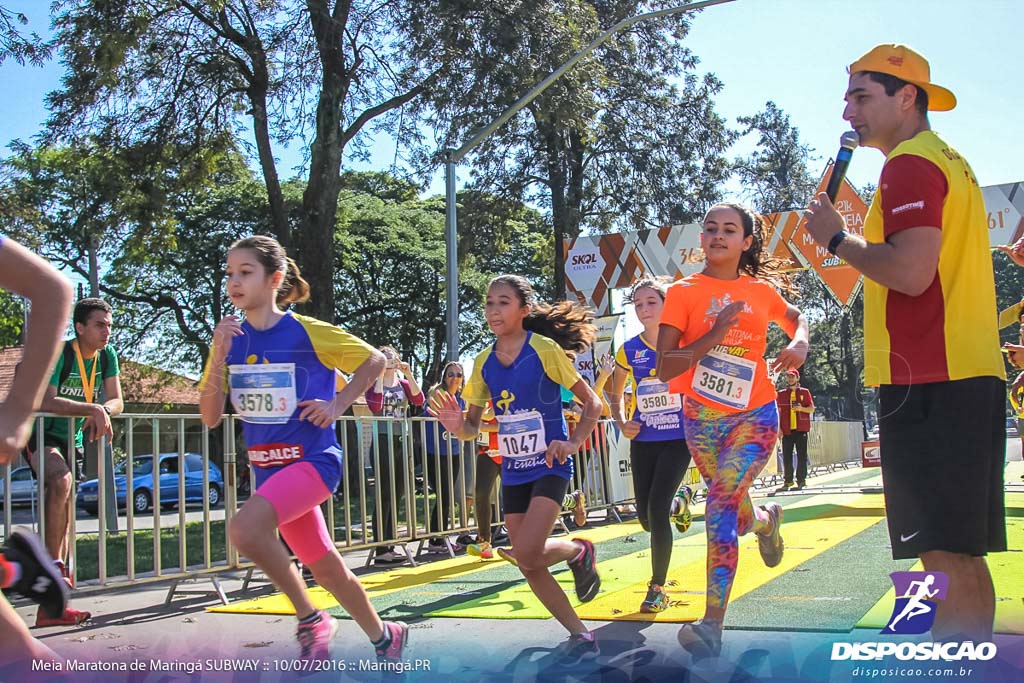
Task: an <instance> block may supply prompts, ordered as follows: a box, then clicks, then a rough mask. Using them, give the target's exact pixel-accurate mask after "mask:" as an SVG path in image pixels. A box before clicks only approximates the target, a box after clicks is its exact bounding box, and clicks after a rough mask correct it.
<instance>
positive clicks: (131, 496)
mask: <svg viewBox="0 0 1024 683" xmlns="http://www.w3.org/2000/svg"><path fill="white" fill-rule="evenodd" d="M43 417H57V416H52V415H39V416H37V418H36V420H37V430H36V436H35V437H34V438H35V443H34V447H35V448H36V449H37V450H38V451H39V452H40V453H45V444H44V439H43V429H42V420H43ZM59 419H67V420H68V421H69V434H71V436H70V437H69V439H68V443H67V444H64V447H63V448H62V449H61V450H62V451H64V455H65V457H66V461H67V462H68V466H69V470H70V472H71V477H72V482H73V483H72V489H71V495H70V509H71V510H70V516H69V527H70V531H69V539H70V541H71V542H70V543H69V562H68V567H69V569H70V571H71V572H72V577H73V579H74V581H75V583H76V585H77V586H78V587H79V589H81V590H86V591H88V590H93V589H116V588H120V587H125V586H129V585H136V584H143V583H152V582H169V584H170V586H169V590H168V594H167V602H170V601H171V600H172V599H173V597H174V596H175V595H180V594H185V593H202V594H211V593H212V594H214V595H216V596H217V598H218V599H220V600H221V601H222V602H224V603H226V602H227V601H228V600H227V597H226V595H225V594H224V591H223V589H222V588H221V585H220V582H219V575H220V574H221V573H223V572H225V571H235V570H239V569H242V570H246V569H248V570H249V577H247V579H248V578H251V574H252V572H253V570H254V566H253V565H252V563H250V562H247V561H245V559H244V558H241V557H240V556H239V554H238V551H237V549H236V548H234V547H233V546H232V545H231V541H230V538H229V536H228V533H227V528H228V525H229V524H230V522H231V520H232V518H233V517H234V516H235V515H236V514H237V511H238V506H239V500H238V497H237V492H236V486H237V482H238V480H239V478H238V467H239V453H240V449H239V447H238V446H239V444H238V443H237V442H236V434H237V433H238V431H239V429H240V424H239V421H238V418H236V417H235V416H233V415H227V416H225V417H224V419H223V421H222V423H221V426H220V427H219V428H218V429H220V430H221V431H222V440H219V441H218V443H220V444H222V449H221V450H222V451H223V457H222V458H221V471H222V473H223V490H221V491H219V493H220V494H222V495H219V496H216V497H217V498H220V499H221V500H222V501H223V508H222V510H214V509H212V508H211V505H210V500H211V491H212V489H213V487H216V486H217V485H218V483H217V482H214V481H212V480H211V469H210V462H211V459H213V460H214V462H216V460H217V458H215V457H214V456H213V453H212V452H211V451H213V450H215V449H214V446H215V445H216V444H214V443H213V442H212V441H211V430H210V429H208V428H206V427H205V426H203V425H202V424H201V421H200V417H199V415H196V414H122V415H119V416H117V417H115V418H112V424H113V427H114V438H113V443H114V445H115V450H116V451H117V453H118V455H119V456H120V462H119V463H118V464H117V467H118V469H116V470H115V473H116V474H117V476H116V477H115V478H113V479H112V480H113V481H115V488H114V490H110V488H109V486H108V485H107V484H108V477H107V476H106V475H107V473H108V468H109V467H112V466H114V465H115V463H108V462H107V461H106V458H104V457H99V458H95V467H96V475H97V478H96V480H95V492H93V489H92V488H91V486H92V484H90V487H89V488H88V490H87V493H88V496H89V500H84V499H81V496H80V489H81V488H82V486H81V485H79V484H78V463H77V461H76V458H75V457H74V455H73V454H74V452H75V451H74V445H75V444H74V436H73V435H74V431H75V430H74V423H73V420H74V418H68V417H60V418H59ZM338 427H339V428H340V430H341V438H340V439H339V441H340V443H341V444H342V445H343V448H344V449H345V450H346V452H345V455H344V459H343V465H342V476H341V481H340V484H339V486H338V488H337V490H336V492H335V494H334V495H333V496H332V497H331V498H330V499H328V500H327V501H325V506H326V510H325V517H326V518H327V521H328V526H329V529H330V533H331V537H332V539H333V540H334V542H335V545H336V546H337V547H338V549H339V550H340V551H342V552H347V551H354V550H370V554H369V555H368V559H367V563H369V562H370V561H372V556H373V555H372V553H373V551H374V549H375V548H378V547H381V546H395V547H398V548H401V551H402V552H403V553H404V554H405V555H406V557H407V559H408V560H409V561H410V562H411V563H412V564H416V558H417V557H418V556H419V555H420V554H421V553H422V552H423V550H424V544H425V543H426V542H427V541H428V540H429V539H431V538H441V539H442V540H443V541H444V545H445V550H446V551H447V553H448V554H449V555H454V546H453V544H452V543H451V541H450V540H449V539H450V537H451V536H453V535H457V534H466V533H469V532H470V531H471V530H473V529H475V528H476V520H475V514H474V510H473V506H470V505H468V499H469V498H470V497H471V496H472V495H473V491H472V490H471V487H470V486H469V484H468V482H470V481H473V480H474V479H475V476H476V462H477V455H476V444H471V445H470V446H469V448H472V449H473V454H472V457H470V458H469V461H468V464H469V467H470V471H469V472H464V473H462V475H461V476H459V474H457V472H456V469H457V468H456V467H455V466H454V464H455V463H456V462H458V463H459V467H461V466H462V460H463V449H465V448H467V445H466V443H465V442H459V441H457V440H455V439H452V438H450V435H448V436H446V435H445V434H444V430H443V428H442V427H441V426H440V424H439V423H438V421H437V420H436V419H434V418H431V417H417V418H409V419H391V418H379V417H345V418H341V419H340V420H339V421H338ZM610 429H613V427H612V425H611V423H610V421H607V420H604V421H602V422H601V423H600V424H599V426H598V428H597V429H596V430H595V432H594V434H593V435H592V436H591V438H590V439H589V441H588V443H587V445H586V447H585V448H584V449H583V450H582V451H581V453H580V454H577V455H576V456H575V462H576V468H575V475H574V481H573V482H572V483H573V486H574V488H579V489H580V490H582V491H583V492H584V495H585V496H586V499H587V503H588V504H587V507H588V509H589V510H591V511H593V510H600V509H609V510H612V503H613V500H612V496H611V495H610V489H609V479H608V458H609V439H608V436H609V434H610V431H609V430H610ZM431 444H433V446H434V447H433V448H432V447H431ZM97 446H98V447H97V449H96V452H97V453H99V454H103V453H104V452H105V450H106V449H105V447H106V443H105V437H104V438H102V439H100V440H99V441H98V442H97ZM164 446H166V447H164ZM431 451H432V452H431ZM67 454H71V455H70V457H68V455H67ZM146 455H149V456H151V461H150V462H151V476H152V481H151V482H150V484H149V485H148V486H147V485H146V484H145V483H144V479H143V480H140V481H138V482H137V481H136V480H137V479H139V478H140V477H144V475H145V472H138V471H137V468H138V466H139V465H140V464H142V463H144V461H143V460H140V456H146ZM197 457H198V458H199V462H200V463H201V468H202V474H201V484H198V485H199V486H200V492H199V494H198V497H201V504H202V511H201V515H198V516H197V515H196V513H195V511H194V509H193V511H190V510H188V509H187V505H188V503H186V502H185V501H186V499H187V498H190V497H191V498H196V495H192V496H190V495H189V494H190V492H192V493H193V494H195V489H194V486H195V485H196V482H195V481H194V479H195V478H196V477H197V475H196V474H195V472H194V468H193V466H194V464H195V462H196V460H195V459H196V458H197ZM445 459H447V460H448V461H449V462H448V463H447V466H445V463H444V462H443V461H444V460H445ZM39 461H40V465H39V472H38V476H37V478H36V483H35V485H36V495H35V496H34V497H33V499H32V502H31V504H32V507H31V508H30V510H29V511H28V512H27V513H26V512H21V511H18V513H17V514H15V511H14V509H13V503H14V501H13V496H12V491H11V471H12V465H11V464H8V466H7V467H6V468H4V469H3V474H4V478H5V483H4V492H5V497H4V501H3V509H4V516H3V517H4V535H5V537H6V536H7V535H9V533H10V531H11V527H12V526H13V525H27V526H31V527H33V529H34V530H35V531H36V532H38V533H40V535H43V531H44V529H45V525H46V520H47V510H46V505H45V481H46V463H45V458H43V457H41V458H40V459H39ZM91 462H93V461H92V460H90V463H91ZM162 465H167V468H166V469H167V471H166V472H165V471H163V470H164V467H162ZM246 466H247V467H250V468H251V467H252V466H251V465H246ZM175 471H176V473H177V477H176V481H175V480H174V477H173V476H172V475H174V474H175ZM190 473H192V475H193V479H192V480H190V479H189V474H190ZM399 473H401V475H399ZM162 475H164V476H167V480H166V485H162V484H161V479H162ZM399 476H400V478H401V481H400V480H399ZM250 481H251V482H252V481H254V480H253V477H252V473H251V471H250ZM172 482H173V483H172ZM432 483H433V485H432ZM250 488H251V489H255V485H254V484H253V485H251V486H250ZM435 489H436V490H435ZM495 490H496V491H497V496H496V501H495V502H496V509H497V513H498V514H497V515H495V518H494V519H493V520H492V525H500V524H502V523H503V521H504V520H503V515H502V513H501V496H500V487H497V486H496V487H495ZM119 491H121V492H122V495H118V492H119ZM172 491H173V492H174V493H176V494H177V501H178V503H177V504H178V511H177V515H176V516H174V517H171V519H173V520H174V521H173V522H172V523H168V520H167V519H166V518H164V517H163V516H162V514H161V513H162V509H161V508H162V507H163V506H164V505H165V499H167V498H168V497H169V496H172V494H171V492H172ZM92 496H95V500H93V499H92ZM432 496H433V501H432V500H431V497H432ZM444 501H449V502H448V504H444ZM108 502H109V503H111V504H112V505H113V506H114V507H112V508H111V510H117V511H118V512H117V515H116V516H115V518H114V519H108V517H109V512H108V505H107V504H108ZM122 502H123V505H124V508H125V510H124V512H123V513H121V512H120V510H119V507H120V504H121V503H122ZM147 502H148V503H149V504H151V506H152V517H149V514H150V513H149V511H148V510H147V511H146V512H140V509H141V508H142V507H144V506H143V503H147ZM490 502H491V501H487V502H486V503H484V504H488V503H490ZM79 504H82V505H86V506H88V508H89V510H91V509H92V508H93V507H95V509H96V519H95V523H94V522H93V521H92V520H91V519H90V518H80V517H79V515H78V509H79ZM172 504H173V503H172ZM435 507H436V508H438V511H437V513H433V510H434V508H435ZM385 513H388V514H387V515H385ZM386 516H387V517H390V519H391V520H392V523H391V524H389V525H385V520H384V519H383V518H384V517H386ZM435 516H440V517H441V519H440V520H437V519H435ZM197 517H198V518H197ZM438 521H440V522H441V523H440V525H439V524H438V523H437V522H438ZM108 522H111V523H112V526H111V527H110V528H112V529H115V530H114V531H110V530H108ZM122 522H123V523H122ZM372 528H376V530H377V532H376V534H373V533H371V529H372ZM413 543H417V544H418V547H417V549H416V551H415V552H413V550H412V544H413ZM171 548H174V550H175V551H176V553H177V559H176V560H175V559H173V556H174V554H175V553H174V551H172V550H171ZM190 550H191V553H190ZM150 552H151V553H152V560H151V561H150V559H149V554H150ZM165 553H166V555H167V556H168V557H167V558H165V557H164V555H165ZM122 560H123V561H122ZM196 579H208V580H209V581H210V582H211V584H212V587H211V588H210V589H207V590H185V589H183V588H182V587H181V584H182V583H183V582H185V581H192V580H196ZM247 584H248V580H247V581H246V586H247Z"/></svg>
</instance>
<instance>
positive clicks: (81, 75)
mask: <svg viewBox="0 0 1024 683" xmlns="http://www.w3.org/2000/svg"><path fill="white" fill-rule="evenodd" d="M435 4H436V3H434V2H430V1H426V2H424V1H422V0H417V2H412V1H411V0H382V1H377V0H373V1H371V0H336V1H334V2H328V0H302V1H300V0H217V1H211V0H153V1H152V2H144V3H143V2H137V1H136V0H61V1H60V2H57V3H56V7H55V16H54V28H55V42H56V44H57V45H58V46H59V47H58V49H59V51H60V55H61V57H62V59H63V62H64V64H65V65H66V73H65V75H64V78H63V81H62V84H61V87H60V89H59V90H58V91H57V92H55V93H52V94H51V95H50V97H49V100H48V105H49V107H50V109H51V117H50V120H49V131H50V136H51V139H54V140H56V139H68V138H75V137H77V136H79V135H81V134H91V135H95V136H98V137H99V138H100V139H102V140H104V141H105V142H106V143H107V144H108V145H111V146H115V147H125V146H129V145H137V144H146V145H155V146H156V147H158V148H169V147H173V148H175V149H177V150H178V151H179V153H180V158H181V159H182V161H183V163H185V160H186V159H187V157H188V155H189V154H190V153H191V154H202V153H203V152H204V150H208V149H210V148H214V149H218V148H222V147H223V146H224V145H225V144H226V143H225V140H226V139H230V138H236V137H237V138H238V139H242V138H244V137H248V136H250V135H251V136H252V139H254V142H255V144H254V147H255V150H254V153H255V157H256V159H257V161H258V164H259V168H260V172H261V173H262V176H263V183H264V186H265V194H266V197H267V201H268V206H269V211H268V215H269V222H270V227H271V232H272V234H273V235H274V236H276V237H277V239H278V240H280V241H281V242H282V243H283V244H284V245H285V246H286V247H288V248H289V250H290V251H293V252H294V253H295V254H296V256H297V260H298V262H299V263H300V264H301V265H302V267H303V271H304V272H305V273H306V275H307V276H308V279H309V282H310V285H311V287H312V291H313V301H312V303H311V304H310V305H309V310H310V312H312V313H313V314H314V315H317V316H318V317H322V318H325V319H329V318H330V316H331V315H332V313H333V312H334V305H333V297H334V287H333V278H332V272H331V269H332V267H333V263H334V257H333V254H332V253H331V245H332V243H333V238H334V228H335V218H336V214H337V210H338V194H339V192H340V191H341V166H342V159H343V155H344V154H345V153H350V154H355V155H357V156H358V155H359V154H365V152H366V148H365V147H364V146H363V145H364V141H363V140H360V139H358V136H359V134H360V133H362V132H364V131H366V130H368V127H369V128H373V127H374V126H376V125H388V126H389V127H391V129H393V130H401V128H402V125H403V124H402V118H401V116H400V110H401V108H402V107H403V106H404V105H406V104H407V103H409V102H410V101H411V100H413V99H414V98H415V97H417V96H418V95H419V94H420V93H422V92H423V90H424V89H425V88H426V87H427V86H428V85H429V84H430V82H431V80H432V78H433V75H434V74H435V73H436V72H437V70H438V69H441V68H446V67H447V66H448V62H445V61H443V60H442V61H441V62H440V63H438V62H437V60H434V61H433V62H431V63H427V62H424V61H421V60H413V59H410V58H409V53H408V50H407V48H406V46H405V44H404V41H403V39H402V38H403V31H404V30H405V28H406V26H407V25H408V22H407V21H406V17H407V16H408V14H409V12H410V10H409V6H410V5H415V6H416V7H417V9H420V8H422V9H424V10H425V11H429V9H430V8H431V7H433V6H434V5H435ZM442 56H444V55H442ZM289 143H290V144H296V145H300V146H302V147H304V148H306V149H308V164H309V169H308V170H309V173H308V177H307V178H306V179H305V182H304V183H303V187H302V193H301V199H300V201H299V202H298V203H295V204H289V203H288V202H287V201H286V196H285V194H286V192H285V189H284V186H283V183H282V181H281V180H280V175H279V172H278V168H277V161H276V159H275V156H274V146H275V145H277V144H289Z"/></svg>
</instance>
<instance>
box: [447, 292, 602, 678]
mask: <svg viewBox="0 0 1024 683" xmlns="http://www.w3.org/2000/svg"><path fill="white" fill-rule="evenodd" d="M485 315H486V318H487V324H488V326H489V327H490V328H491V331H492V332H494V335H495V341H494V344H492V345H491V346H490V347H489V348H487V349H485V350H484V351H482V352H481V353H480V354H479V355H478V356H477V357H476V360H475V361H474V362H473V373H472V375H471V377H470V379H469V382H468V384H467V385H466V388H465V389H464V390H463V392H462V398H463V399H465V401H466V404H467V405H468V406H469V408H468V410H467V411H466V414H465V415H464V414H463V411H462V408H461V406H460V405H459V403H458V401H456V399H455V397H453V396H451V395H450V394H448V393H446V392H443V391H442V392H438V394H437V395H435V396H434V398H433V400H432V401H431V412H432V413H433V414H434V415H436V416H437V417H438V419H439V420H440V421H441V423H442V424H443V425H444V427H445V429H447V430H448V431H449V432H451V433H452V434H455V435H456V436H457V437H458V438H460V439H464V440H469V439H475V438H476V435H477V434H478V433H479V431H480V419H481V416H482V415H483V411H484V407H485V406H486V405H487V402H488V401H490V402H491V403H492V404H493V406H494V413H495V416H496V418H497V421H498V447H499V450H500V452H501V456H502V466H501V470H502V471H501V491H502V498H503V500H504V504H505V524H506V525H507V526H508V533H509V538H510V539H511V540H512V545H513V547H514V548H515V557H516V560H518V563H519V569H520V570H521V571H522V572H523V576H525V577H526V580H527V582H528V583H529V584H530V588H531V589H532V590H533V592H534V594H535V595H536V596H537V597H538V598H539V599H540V601H541V603H543V604H544V607H546V608H547V609H548V611H549V612H551V614H552V615H553V616H554V617H555V618H556V619H557V620H558V621H559V623H561V624H562V625H563V626H564V627H565V628H566V629H567V630H568V631H569V634H570V639H569V643H568V646H567V647H566V649H565V651H564V653H563V656H564V658H565V660H566V662H567V663H571V662H575V661H579V660H582V659H589V658H592V657H595V656H597V654H598V648H597V643H596V642H595V640H594V635H593V634H592V633H591V632H590V631H589V630H588V629H587V627H586V626H584V625H583V622H582V621H580V619H579V617H578V616H577V614H576V611H575V610H574V609H573V607H572V605H571V604H570V603H569V599H568V597H566V595H565V592H564V591H563V590H562V589H561V588H560V587H559V585H558V582H557V581H556V580H555V578H554V577H553V576H552V575H551V572H550V571H549V569H548V568H549V567H551V566H552V565H554V564H557V563H558V562H563V561H564V562H568V564H569V568H570V569H571V570H572V572H573V576H574V578H575V582H576V596H577V597H578V598H579V600H580V601H581V602H587V601H589V600H592V599H593V598H594V596H595V595H597V591H598V589H599V588H600V586H601V580H600V577H599V576H598V574H597V567H596V557H595V552H594V544H593V543H591V542H590V541H588V540H585V539H573V540H571V541H567V540H563V539H555V538H548V535H549V534H550V532H551V527H552V526H553V525H554V523H555V519H556V518H557V517H558V515H559V513H560V512H561V510H562V501H563V499H564V497H565V492H566V490H567V488H568V486H569V482H570V480H571V479H572V474H573V458H572V454H573V453H575V452H577V451H578V450H579V449H580V447H581V446H582V445H583V443H584V442H585V441H586V439H587V437H588V436H590V433H591V432H592V431H593V429H594V426H595V425H596V424H597V418H598V416H599V415H600V413H601V402H600V400H599V399H598V398H597V395H596V394H595V393H594V391H593V390H592V389H591V388H590V387H588V386H587V383H586V382H584V381H583V380H582V379H581V378H580V376H579V373H577V372H576V369H575V368H574V367H573V366H572V363H571V362H570V361H569V359H568V358H567V357H566V354H565V351H566V350H571V351H582V350H583V349H585V348H587V347H588V346H589V345H590V344H591V343H592V342H593V340H594V337H595V336H596V328H595V327H594V325H593V324H592V322H591V320H592V317H591V315H590V314H589V313H588V312H587V311H585V310H584V309H582V308H581V307H579V306H577V305H575V304H572V303H569V302H560V303H558V304H556V305H555V306H549V305H546V304H541V303H538V302H536V301H535V298H534V292H533V288H532V287H530V284H529V283H528V282H527V281H526V280H525V279H524V278H522V277H520V276H518V275H502V276H500V277H497V278H495V279H494V280H492V281H491V283H490V285H489V286H488V289H487V302H486V305H485ZM562 387H565V388H567V389H569V390H571V391H572V392H573V394H574V395H575V396H576V397H577V398H578V399H579V401H580V403H581V404H582V405H583V414H582V416H581V417H580V421H579V425H578V426H577V428H576V430H575V432H574V433H573V435H572V438H569V431H568V428H567V426H566V422H565V417H564V416H563V415H562V394H561V388H562Z"/></svg>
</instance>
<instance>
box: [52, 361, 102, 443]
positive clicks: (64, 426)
mask: <svg viewBox="0 0 1024 683" xmlns="http://www.w3.org/2000/svg"><path fill="white" fill-rule="evenodd" d="M100 353H105V354H107V362H106V367H105V368H104V363H103V362H102V361H101V360H100V358H99V356H97V357H96V360H95V361H94V360H93V359H91V358H86V359H84V361H85V374H86V376H88V377H92V364H93V363H94V362H98V363H100V367H99V368H97V369H96V386H95V387H94V388H93V401H94V402H95V400H96V398H97V396H98V395H99V393H100V390H101V389H102V388H103V380H105V379H107V378H108V377H115V376H117V375H119V374H120V373H121V370H120V368H119V367H118V364H117V353H116V352H115V351H114V349H113V347H110V346H108V347H107V348H105V349H103V350H102V351H100ZM63 367H64V353H63V352H62V353H61V354H60V356H58V357H57V366H56V367H55V368H54V369H53V374H52V375H50V386H53V387H57V397H58V398H66V399H70V400H72V401H78V402H79V403H85V389H84V388H83V387H82V375H81V373H80V372H79V370H78V360H77V359H76V358H75V356H74V355H72V356H71V373H70V374H69V375H68V376H67V379H65V380H64V383H63V384H60V375H61V370H62V369H63ZM104 370H105V372H104ZM100 375H102V377H101V376H100ZM83 424H85V418H84V417H76V418H75V447H76V448H81V447H82V443H83V435H82V425H83ZM43 433H44V434H45V435H46V436H47V437H49V438H51V439H58V440H59V441H60V443H62V444H66V443H67V442H68V418H66V417H48V418H46V419H44V420H43Z"/></svg>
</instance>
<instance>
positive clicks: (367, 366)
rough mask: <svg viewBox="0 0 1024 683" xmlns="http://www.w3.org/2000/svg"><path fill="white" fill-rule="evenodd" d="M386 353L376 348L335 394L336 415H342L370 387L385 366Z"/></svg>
mask: <svg viewBox="0 0 1024 683" xmlns="http://www.w3.org/2000/svg"><path fill="white" fill-rule="evenodd" d="M384 363H385V359H384V354H383V353H381V352H380V351H377V350H376V349H375V350H374V351H373V353H372V354H370V357H369V358H367V359H366V360H364V361H363V364H362V365H360V366H359V368H358V369H357V370H356V371H355V373H354V374H353V375H352V379H350V380H349V382H348V384H347V385H346V386H345V388H344V389H342V390H341V391H339V392H338V393H336V394H335V395H334V409H335V416H336V417H341V416H342V415H344V414H345V411H346V410H348V409H349V407H350V406H351V405H352V404H353V403H355V402H356V399H358V398H359V397H360V396H362V395H363V393H364V392H365V391H366V390H367V389H369V388H370V385H371V384H373V383H374V382H375V381H376V380H377V377H378V375H380V372H381V370H382V369H383V368H384Z"/></svg>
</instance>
